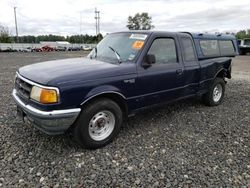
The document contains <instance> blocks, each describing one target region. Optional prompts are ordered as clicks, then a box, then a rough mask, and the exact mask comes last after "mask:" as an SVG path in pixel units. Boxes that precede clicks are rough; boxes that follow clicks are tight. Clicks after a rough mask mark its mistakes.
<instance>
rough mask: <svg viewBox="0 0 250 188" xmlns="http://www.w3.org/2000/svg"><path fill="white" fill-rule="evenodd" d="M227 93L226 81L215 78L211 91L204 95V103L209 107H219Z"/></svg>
mask: <svg viewBox="0 0 250 188" xmlns="http://www.w3.org/2000/svg"><path fill="white" fill-rule="evenodd" d="M224 93H225V81H224V79H223V78H215V80H214V82H213V84H212V85H211V87H210V88H209V91H208V92H207V93H206V94H204V95H203V101H204V103H205V104H206V105H208V106H217V105H219V104H221V103H222V100H223V98H224Z"/></svg>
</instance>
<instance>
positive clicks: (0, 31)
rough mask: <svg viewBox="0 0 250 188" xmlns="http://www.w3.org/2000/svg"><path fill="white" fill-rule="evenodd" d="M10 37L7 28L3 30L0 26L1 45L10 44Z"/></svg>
mask: <svg viewBox="0 0 250 188" xmlns="http://www.w3.org/2000/svg"><path fill="white" fill-rule="evenodd" d="M12 40H13V39H12V37H11V36H10V32H9V30H8V28H5V27H3V26H1V25H0V42H2V43H11V42H12Z"/></svg>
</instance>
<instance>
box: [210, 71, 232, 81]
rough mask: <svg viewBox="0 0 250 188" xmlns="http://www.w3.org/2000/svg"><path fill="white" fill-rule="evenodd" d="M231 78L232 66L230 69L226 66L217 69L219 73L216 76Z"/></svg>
mask: <svg viewBox="0 0 250 188" xmlns="http://www.w3.org/2000/svg"><path fill="white" fill-rule="evenodd" d="M225 77H226V78H231V68H229V70H227V69H225V68H221V69H220V70H219V71H217V73H216V74H215V77H214V79H215V78H225Z"/></svg>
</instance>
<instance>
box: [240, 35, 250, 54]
mask: <svg viewBox="0 0 250 188" xmlns="http://www.w3.org/2000/svg"><path fill="white" fill-rule="evenodd" d="M238 44H239V49H240V54H241V55H246V54H247V53H250V39H242V40H238Z"/></svg>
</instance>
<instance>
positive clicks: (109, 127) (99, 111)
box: [73, 98, 123, 149]
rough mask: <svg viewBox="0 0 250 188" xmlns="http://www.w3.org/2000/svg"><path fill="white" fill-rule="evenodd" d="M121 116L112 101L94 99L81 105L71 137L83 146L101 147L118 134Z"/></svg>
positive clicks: (119, 109) (120, 112) (116, 105)
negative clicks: (81, 109)
mask: <svg viewBox="0 0 250 188" xmlns="http://www.w3.org/2000/svg"><path fill="white" fill-rule="evenodd" d="M122 117H123V115H122V110H121V108H120V107H119V105H118V104H117V103H115V102H114V101H112V100H110V99H107V98H102V99H98V100H95V101H93V102H91V103H90V104H88V105H87V106H85V107H83V111H82V112H81V114H80V116H79V117H78V119H77V120H76V123H75V126H74V128H73V137H74V138H75V140H76V141H77V142H78V143H79V144H80V145H81V146H83V147H85V148H88V149H96V148H100V147H103V146H105V145H107V144H108V143H110V142H111V141H112V140H113V139H114V138H115V137H116V136H117V135H118V133H119V131H120V128H121V125H122V121H123V120H122Z"/></svg>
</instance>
